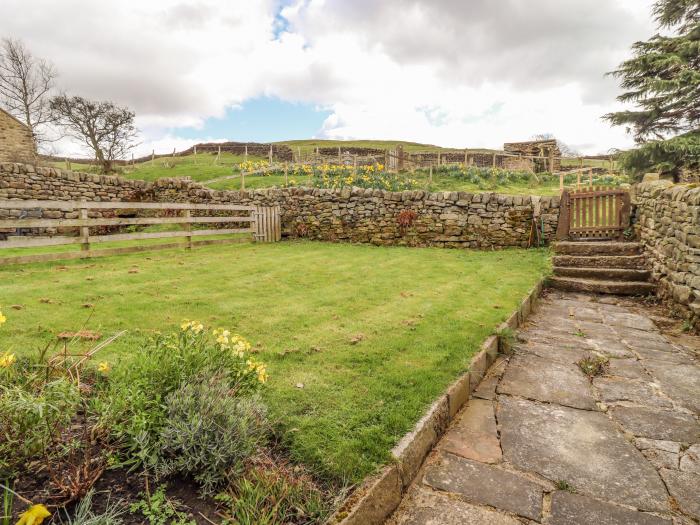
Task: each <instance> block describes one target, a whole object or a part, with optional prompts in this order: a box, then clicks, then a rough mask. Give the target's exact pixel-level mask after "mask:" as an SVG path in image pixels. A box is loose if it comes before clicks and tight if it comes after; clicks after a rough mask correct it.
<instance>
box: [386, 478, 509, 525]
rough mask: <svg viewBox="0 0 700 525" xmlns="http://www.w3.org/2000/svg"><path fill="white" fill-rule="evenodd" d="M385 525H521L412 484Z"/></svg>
mask: <svg viewBox="0 0 700 525" xmlns="http://www.w3.org/2000/svg"><path fill="white" fill-rule="evenodd" d="M387 525H522V524H521V522H520V521H518V520H517V519H515V518H513V517H511V516H508V515H506V514H503V513H501V512H497V511H495V510H491V509H487V508H484V507H479V506H476V505H471V504H469V503H466V502H465V501H462V500H460V499H459V498H457V497H454V496H450V495H448V494H442V493H438V492H435V491H433V490H430V489H428V488H425V487H421V486H418V485H415V486H414V487H412V488H411V490H410V491H409V492H408V494H407V495H406V497H405V499H404V501H403V503H402V504H401V506H400V507H399V509H398V510H397V511H396V514H395V515H394V516H393V517H392V518H391V519H390V520H389V521H388V522H387Z"/></svg>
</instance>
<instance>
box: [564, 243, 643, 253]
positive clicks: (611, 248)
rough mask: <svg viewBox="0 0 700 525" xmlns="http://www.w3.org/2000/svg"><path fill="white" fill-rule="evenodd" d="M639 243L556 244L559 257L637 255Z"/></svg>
mask: <svg viewBox="0 0 700 525" xmlns="http://www.w3.org/2000/svg"><path fill="white" fill-rule="evenodd" d="M640 250H641V245H640V244H639V243H638V242H617V241H562V242H557V243H555V244H554V253H556V254H557V255H637V254H639V252H640Z"/></svg>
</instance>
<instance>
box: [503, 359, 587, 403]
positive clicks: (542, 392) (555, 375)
mask: <svg viewBox="0 0 700 525" xmlns="http://www.w3.org/2000/svg"><path fill="white" fill-rule="evenodd" d="M496 391H497V392H498V393H499V394H509V395H514V396H520V397H526V398H528V399H536V400H537V401H546V402H548V403H557V404H560V405H566V406H570V407H574V408H581V409H585V410H593V409H594V408H595V406H596V405H595V398H594V397H593V394H592V392H591V387H590V382H589V381H588V379H587V378H586V377H585V376H584V375H583V373H582V372H581V370H579V368H578V367H577V366H576V365H573V364H571V365H565V364H562V363H557V362H554V361H549V360H547V359H543V358H541V357H537V356H533V355H516V356H514V357H513V358H512V359H511V360H510V363H509V364H508V368H507V369H506V371H505V373H504V374H503V378H502V379H501V382H500V383H499V385H498V388H497V389H496Z"/></svg>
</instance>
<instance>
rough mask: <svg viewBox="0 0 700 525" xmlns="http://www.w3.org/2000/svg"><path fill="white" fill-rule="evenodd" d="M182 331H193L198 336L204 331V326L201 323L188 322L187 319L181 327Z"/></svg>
mask: <svg viewBox="0 0 700 525" xmlns="http://www.w3.org/2000/svg"><path fill="white" fill-rule="evenodd" d="M180 330H182V331H183V332H187V331H188V330H191V331H192V332H194V333H195V334H198V333H199V332H201V331H202V330H204V325H203V324H202V323H200V322H199V321H188V320H187V319H185V320H184V321H182V324H181V325H180Z"/></svg>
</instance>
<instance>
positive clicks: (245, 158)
mask: <svg viewBox="0 0 700 525" xmlns="http://www.w3.org/2000/svg"><path fill="white" fill-rule="evenodd" d="M243 160H245V161H246V162H248V144H246V145H245V152H244V153H243Z"/></svg>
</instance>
